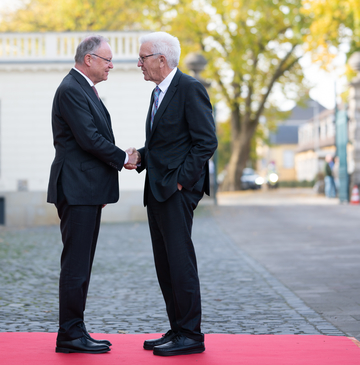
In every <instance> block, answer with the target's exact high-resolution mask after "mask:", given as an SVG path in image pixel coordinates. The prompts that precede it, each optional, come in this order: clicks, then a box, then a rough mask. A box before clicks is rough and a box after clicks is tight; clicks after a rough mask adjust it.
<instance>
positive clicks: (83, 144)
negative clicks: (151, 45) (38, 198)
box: [47, 36, 136, 353]
mask: <svg viewBox="0 0 360 365" xmlns="http://www.w3.org/2000/svg"><path fill="white" fill-rule="evenodd" d="M111 59H112V52H111V48H110V46H109V44H108V43H107V42H106V40H105V39H104V38H103V37H101V36H92V37H88V38H86V39H85V40H83V41H82V42H81V43H80V44H79V46H78V48H77V50H76V55H75V67H74V68H73V69H72V70H71V71H70V72H69V74H68V75H67V76H66V77H65V78H64V80H63V81H62V83H61V84H60V86H59V87H58V89H57V91H56V94H55V97H54V101H53V109H52V129H53V137H54V147H55V151H56V153H55V159H54V161H53V163H52V166H51V172H50V181H49V188H48V200H47V201H48V202H49V203H54V204H55V205H56V208H57V211H58V215H59V218H60V220H61V221H60V229H61V235H62V241H63V251H62V255H61V272H60V282H59V302H60V308H59V323H60V326H59V331H58V336H57V341H56V352H63V353H69V352H81V353H103V352H107V351H109V350H110V347H109V346H110V345H111V344H110V342H109V341H107V340H95V339H93V338H92V337H90V335H89V333H88V332H87V330H86V327H85V324H84V310H85V303H86V297H87V292H88V287H89V282H90V274H91V267H92V263H93V259H94V254H95V248H96V243H97V238H98V233H99V227H100V218H101V210H102V208H103V206H104V205H106V204H108V203H115V202H116V201H118V199H119V184H118V171H120V170H121V169H122V167H123V166H124V164H125V163H128V164H131V163H134V162H135V161H136V155H131V154H130V153H129V154H128V153H127V152H125V151H123V150H121V149H120V148H118V147H116V146H115V140H114V135H113V132H112V129H111V120H110V115H109V113H108V111H107V110H106V108H105V106H104V104H103V103H102V101H101V100H100V99H99V97H98V95H97V91H96V89H95V84H97V83H99V82H101V81H104V80H107V78H108V73H109V71H110V70H111V69H112V68H113V64H112V61H111Z"/></svg>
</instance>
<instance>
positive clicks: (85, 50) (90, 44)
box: [75, 35, 107, 64]
mask: <svg viewBox="0 0 360 365" xmlns="http://www.w3.org/2000/svg"><path fill="white" fill-rule="evenodd" d="M104 42H107V39H106V38H104V37H103V36H101V35H93V36H89V37H86V38H85V39H83V40H82V41H81V42H80V44H79V45H78V46H77V48H76V54H75V62H76V63H79V64H82V63H84V57H85V56H86V55H87V54H91V53H95V52H96V51H97V50H98V49H99V48H100V46H101V45H102V43H104Z"/></svg>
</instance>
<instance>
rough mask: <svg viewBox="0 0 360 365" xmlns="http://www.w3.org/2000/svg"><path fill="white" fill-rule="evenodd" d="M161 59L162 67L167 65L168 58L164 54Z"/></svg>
mask: <svg viewBox="0 0 360 365" xmlns="http://www.w3.org/2000/svg"><path fill="white" fill-rule="evenodd" d="M159 61H160V67H165V65H167V60H166V57H165V56H164V55H160V56H159Z"/></svg>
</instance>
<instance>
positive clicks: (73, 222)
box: [56, 185, 102, 341]
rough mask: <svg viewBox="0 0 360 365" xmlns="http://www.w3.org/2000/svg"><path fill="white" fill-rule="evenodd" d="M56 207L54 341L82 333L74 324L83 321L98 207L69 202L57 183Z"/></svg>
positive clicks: (94, 245) (93, 253) (98, 213)
mask: <svg viewBox="0 0 360 365" xmlns="http://www.w3.org/2000/svg"><path fill="white" fill-rule="evenodd" d="M56 208H57V210H58V215H59V218H60V220H61V221H60V230H61V235H62V241H63V251H62V254H61V271H60V282H59V304H60V308H59V325H60V327H59V331H58V340H60V341H61V340H62V341H66V340H72V339H76V338H79V337H81V336H83V332H82V330H81V328H79V326H78V325H79V324H81V323H82V322H83V320H84V311H85V304H86V297H87V292H88V288H89V283H90V275H91V268H92V264H93V260H94V255H95V249H96V243H97V238H98V233H99V228H100V218H101V209H102V206H101V205H89V206H87V205H69V204H68V203H67V201H66V198H65V196H64V193H63V190H62V188H61V185H58V203H57V204H56Z"/></svg>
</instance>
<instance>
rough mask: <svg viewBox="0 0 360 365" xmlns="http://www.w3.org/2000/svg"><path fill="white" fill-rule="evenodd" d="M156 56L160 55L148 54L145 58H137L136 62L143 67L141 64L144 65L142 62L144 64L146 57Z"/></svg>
mask: <svg viewBox="0 0 360 365" xmlns="http://www.w3.org/2000/svg"><path fill="white" fill-rule="evenodd" d="M158 54H161V53H153V54H149V55H147V56H143V57H139V58H138V60H139V62H140V63H141V64H142V65H143V64H144V62H145V58H148V57H151V56H156V55H158Z"/></svg>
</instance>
